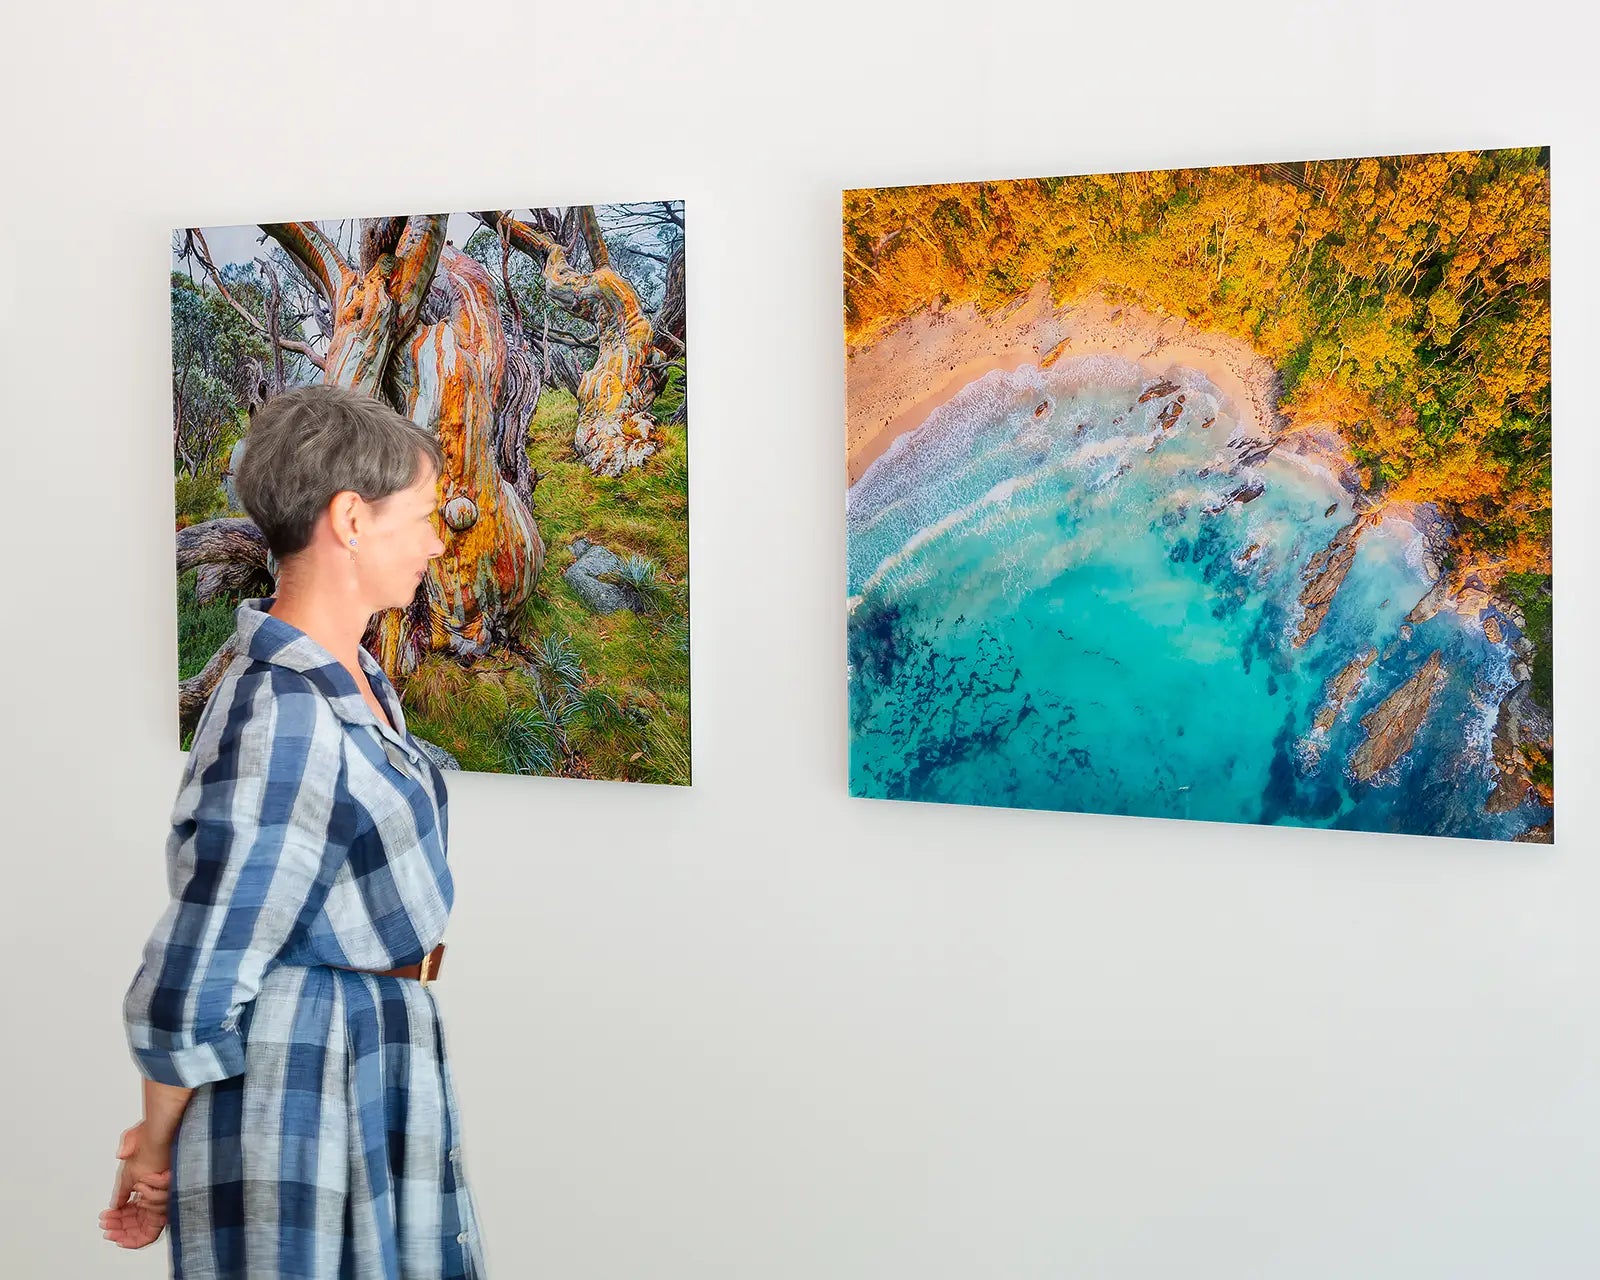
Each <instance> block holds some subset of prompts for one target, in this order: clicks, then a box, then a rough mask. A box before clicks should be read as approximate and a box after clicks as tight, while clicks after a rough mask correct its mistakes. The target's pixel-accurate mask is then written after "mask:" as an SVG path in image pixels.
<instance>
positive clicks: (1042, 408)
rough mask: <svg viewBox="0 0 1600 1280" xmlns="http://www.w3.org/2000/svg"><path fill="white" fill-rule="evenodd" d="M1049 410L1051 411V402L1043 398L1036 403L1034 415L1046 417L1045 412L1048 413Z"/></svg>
mask: <svg viewBox="0 0 1600 1280" xmlns="http://www.w3.org/2000/svg"><path fill="white" fill-rule="evenodd" d="M1049 412H1050V402H1049V401H1048V400H1042V401H1040V402H1039V404H1038V405H1036V406H1035V407H1034V410H1033V416H1034V417H1035V418H1042V417H1044V415H1045V414H1047V413H1049Z"/></svg>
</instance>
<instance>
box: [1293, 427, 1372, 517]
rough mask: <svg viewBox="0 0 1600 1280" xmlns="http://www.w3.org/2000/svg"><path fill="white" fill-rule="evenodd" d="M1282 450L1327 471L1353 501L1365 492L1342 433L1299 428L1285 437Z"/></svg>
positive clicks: (1330, 430) (1358, 469) (1326, 429)
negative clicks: (1357, 495) (1354, 497)
mask: <svg viewBox="0 0 1600 1280" xmlns="http://www.w3.org/2000/svg"><path fill="white" fill-rule="evenodd" d="M1278 446H1279V448H1281V449H1282V450H1283V451H1284V452H1285V453H1291V454H1293V455H1294V456H1295V457H1297V458H1304V459H1305V460H1306V461H1308V462H1314V463H1317V464H1318V465H1319V466H1322V467H1326V468H1327V470H1328V471H1329V472H1331V473H1332V475H1333V477H1334V479H1335V480H1337V481H1338V482H1339V487H1340V488H1341V489H1343V490H1344V491H1345V492H1346V493H1348V494H1350V495H1351V496H1352V497H1353V496H1355V495H1356V494H1359V493H1360V492H1361V491H1362V488H1363V484H1362V476H1361V469H1360V468H1359V467H1358V466H1356V463H1355V459H1354V458H1353V457H1351V455H1350V446H1349V444H1348V443H1346V441H1345V439H1344V437H1343V436H1342V435H1340V434H1339V432H1337V431H1335V430H1333V429H1331V428H1322V427H1297V428H1295V429H1294V430H1291V431H1288V432H1286V433H1285V434H1284V435H1283V436H1281V437H1280V438H1279V441H1278ZM1336 506H1337V504H1336ZM1329 514H1331V512H1330V513H1329Z"/></svg>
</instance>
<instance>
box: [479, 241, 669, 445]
mask: <svg viewBox="0 0 1600 1280" xmlns="http://www.w3.org/2000/svg"><path fill="white" fill-rule="evenodd" d="M477 216H478V218H479V220H480V221H482V222H483V223H484V225H485V226H488V227H490V228H492V229H493V230H494V231H496V232H498V233H499V234H500V235H501V236H503V237H505V238H506V239H507V240H509V241H510V243H511V245H512V246H513V247H514V248H517V249H520V250H522V252H524V253H526V254H528V255H529V256H530V257H531V258H533V259H534V260H535V261H537V262H538V263H540V264H541V267H542V269H543V272H544V281H545V289H546V292H547V293H548V294H549V296H550V298H551V299H552V300H553V301H555V302H556V303H557V304H558V305H560V306H561V307H563V308H565V309H566V310H568V311H571V312H572V313H573V314H575V315H579V316H582V317H583V318H584V319H585V320H589V321H591V322H592V323H593V324H594V325H595V327H596V328H597V329H598V330H599V344H600V346H599V352H598V353H597V355H596V356H595V362H594V364H593V365H591V366H590V367H589V368H588V369H587V370H585V371H584V374H583V377H582V378H581V379H580V381H579V383H578V427H577V430H576V431H575V432H574V433H573V447H574V449H576V451H577V454H578V457H579V458H580V459H582V460H583V461H584V462H585V463H587V464H588V467H589V469H590V470H591V471H593V472H595V473H596V474H597V475H607V476H618V475H621V474H622V473H623V472H624V471H626V470H628V468H630V467H636V466H638V465H639V464H640V463H642V462H643V461H644V460H645V459H646V458H648V457H649V456H650V455H651V454H652V453H654V452H655V451H656V450H657V449H658V448H659V447H660V443H659V441H658V440H657V438H656V420H655V418H654V417H653V416H652V415H651V413H650V405H651V402H652V401H653V400H654V399H655V395H656V391H657V390H658V389H659V384H658V382H657V380H656V377H655V373H654V368H653V360H654V353H655V334H654V330H653V328H652V326H651V324H650V317H649V316H647V315H646V314H645V313H644V309H643V308H642V307H640V305H639V298H638V295H637V294H635V293H634V291H633V286H632V285H630V284H629V283H628V282H627V281H626V280H625V279H623V277H622V276H621V275H620V274H618V272H617V271H616V270H615V269H613V268H612V267H611V266H610V265H609V261H610V258H609V254H607V252H606V249H605V242H604V240H602V239H601V238H600V235H599V227H598V224H596V223H595V222H594V214H593V210H592V209H591V210H588V211H587V216H586V217H585V216H583V215H582V214H580V226H581V227H583V228H584V230H585V239H586V240H587V241H588V243H589V253H590V257H591V258H593V259H595V262H596V265H595V268H594V270H593V271H588V272H583V271H574V270H573V269H572V268H571V266H569V265H568V253H567V249H566V247H565V246H563V245H561V244H560V243H558V242H557V241H556V240H555V239H553V238H552V237H551V236H550V235H547V234H546V233H545V232H543V231H540V230H537V229H535V228H534V227H532V226H529V225H528V224H527V223H525V222H519V221H517V220H516V219H515V218H512V217H509V216H508V215H506V214H504V213H497V212H492V211H490V212H484V213H479V214H478V215H477ZM596 241H598V244H596Z"/></svg>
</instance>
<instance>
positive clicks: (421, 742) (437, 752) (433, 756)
mask: <svg viewBox="0 0 1600 1280" xmlns="http://www.w3.org/2000/svg"><path fill="white" fill-rule="evenodd" d="M411 740H412V741H413V742H415V743H416V744H417V746H419V747H421V748H422V754H423V755H425V756H427V757H428V759H430V760H432V761H433V766H434V768H436V769H443V770H445V771H446V772H449V771H451V770H454V771H455V772H457V773H460V772H461V761H459V760H457V759H456V758H455V757H454V756H453V755H451V754H450V753H449V752H448V751H446V750H445V749H444V748H443V747H441V746H438V745H436V744H434V743H432V742H429V741H428V740H427V739H426V738H419V737H417V736H416V735H415V734H412V736H411Z"/></svg>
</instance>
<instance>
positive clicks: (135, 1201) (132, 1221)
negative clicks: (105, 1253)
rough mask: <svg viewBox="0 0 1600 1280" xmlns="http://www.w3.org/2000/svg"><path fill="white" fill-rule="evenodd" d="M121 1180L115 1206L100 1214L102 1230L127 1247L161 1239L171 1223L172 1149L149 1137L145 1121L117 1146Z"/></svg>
mask: <svg viewBox="0 0 1600 1280" xmlns="http://www.w3.org/2000/svg"><path fill="white" fill-rule="evenodd" d="M117 1159H119V1160H120V1161H122V1163H121V1164H120V1165H118V1166H117V1180H116V1184H115V1185H114V1187H113V1189H112V1192H111V1207H110V1208H108V1209H104V1210H102V1211H101V1213H100V1230H101V1233H102V1234H103V1235H104V1236H105V1238H106V1239H107V1240H110V1241H111V1242H112V1243H113V1244H115V1245H117V1246H118V1247H120V1248H123V1249H142V1248H144V1247H145V1246H146V1245H147V1244H153V1243H154V1242H155V1241H156V1240H157V1239H159V1238H160V1236H161V1232H162V1231H163V1230H164V1229H165V1228H166V1225H167V1195H168V1191H169V1188H170V1186H171V1183H172V1171H171V1163H172V1151H171V1148H170V1147H169V1146H166V1145H163V1144H161V1143H157V1142H152V1141H149V1140H147V1138H146V1136H145V1127H144V1121H142V1120H141V1121H140V1122H139V1123H138V1124H136V1125H134V1126H133V1127H132V1128H131V1129H127V1130H124V1132H123V1134H122V1141H121V1142H120V1143H119V1144H118V1146H117Z"/></svg>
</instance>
